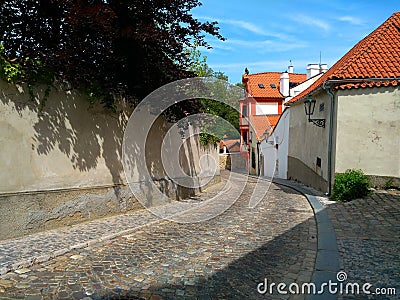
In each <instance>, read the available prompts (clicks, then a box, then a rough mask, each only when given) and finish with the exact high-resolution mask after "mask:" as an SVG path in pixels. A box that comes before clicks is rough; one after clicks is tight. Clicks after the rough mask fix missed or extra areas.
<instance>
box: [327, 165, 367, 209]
mask: <svg viewBox="0 0 400 300" xmlns="http://www.w3.org/2000/svg"><path fill="white" fill-rule="evenodd" d="M369 188H370V181H369V179H368V178H367V176H365V175H364V173H363V171H361V170H353V169H348V170H346V172H344V173H342V174H336V176H335V183H334V185H333V193H332V196H331V199H332V200H338V201H344V202H346V201H350V200H353V199H357V198H362V197H364V196H367V195H368V194H369V192H370V189H369Z"/></svg>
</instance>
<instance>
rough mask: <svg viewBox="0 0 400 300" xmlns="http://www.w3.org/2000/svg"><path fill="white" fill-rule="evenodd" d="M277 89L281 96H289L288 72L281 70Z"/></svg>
mask: <svg viewBox="0 0 400 300" xmlns="http://www.w3.org/2000/svg"><path fill="white" fill-rule="evenodd" d="M279 91H280V92H281V94H282V95H283V97H287V96H289V73H288V72H283V73H282V74H281V78H280V83H279Z"/></svg>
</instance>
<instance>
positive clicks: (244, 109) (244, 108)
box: [242, 104, 247, 117]
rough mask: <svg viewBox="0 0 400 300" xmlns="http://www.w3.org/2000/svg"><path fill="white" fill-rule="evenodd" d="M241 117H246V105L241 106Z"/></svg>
mask: <svg viewBox="0 0 400 300" xmlns="http://www.w3.org/2000/svg"><path fill="white" fill-rule="evenodd" d="M242 116H243V117H247V104H243V106H242Z"/></svg>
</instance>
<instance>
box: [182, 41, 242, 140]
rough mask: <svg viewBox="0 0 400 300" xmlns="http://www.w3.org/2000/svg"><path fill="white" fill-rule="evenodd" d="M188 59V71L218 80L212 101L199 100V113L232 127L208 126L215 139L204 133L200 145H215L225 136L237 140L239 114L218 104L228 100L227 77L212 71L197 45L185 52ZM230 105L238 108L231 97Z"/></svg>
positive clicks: (235, 98) (235, 100)
mask: <svg viewBox="0 0 400 300" xmlns="http://www.w3.org/2000/svg"><path fill="white" fill-rule="evenodd" d="M186 53H187V55H188V57H190V61H191V63H190V64H189V70H190V71H191V72H193V73H195V74H196V75H197V76H199V77H213V78H216V79H219V81H216V82H214V83H212V84H213V86H212V87H211V88H212V91H213V93H214V99H216V100H217V101H214V100H211V99H200V111H201V112H204V113H208V114H212V115H215V116H219V117H221V118H223V119H225V120H226V121H228V122H229V123H230V124H231V125H232V126H227V124H226V123H224V122H213V124H209V126H211V127H212V132H213V133H214V134H215V137H211V135H210V134H207V133H204V135H203V137H202V138H201V139H200V141H201V142H202V144H207V143H211V144H215V143H216V141H218V140H220V139H222V138H223V137H224V136H227V137H228V138H230V139H235V138H239V133H238V131H239V112H238V110H237V109H235V108H232V107H231V106H229V105H227V104H225V103H223V102H220V101H218V100H221V99H229V98H230V97H229V92H230V91H229V89H230V84H229V83H228V76H226V75H225V74H224V73H223V72H220V71H214V70H213V69H212V68H210V67H209V66H208V64H207V56H202V55H201V52H200V51H199V50H198V48H197V45H195V46H194V47H193V48H191V49H188V50H186ZM230 100H231V101H230V102H231V104H232V105H234V106H235V107H237V106H238V98H237V97H236V95H233V97H231V99H230Z"/></svg>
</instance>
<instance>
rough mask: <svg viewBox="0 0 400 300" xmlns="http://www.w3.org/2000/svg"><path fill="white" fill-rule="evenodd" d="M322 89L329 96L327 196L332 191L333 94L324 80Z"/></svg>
mask: <svg viewBox="0 0 400 300" xmlns="http://www.w3.org/2000/svg"><path fill="white" fill-rule="evenodd" d="M323 89H324V90H325V91H326V92H327V93H328V95H329V96H330V97H331V108H330V111H329V133H328V136H329V140H328V190H327V192H326V195H327V196H330V195H331V192H332V141H333V113H334V109H335V95H334V94H333V93H332V91H331V86H330V84H329V83H328V82H327V81H325V82H324V84H323Z"/></svg>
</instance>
